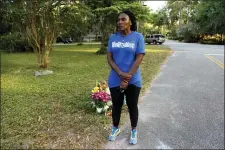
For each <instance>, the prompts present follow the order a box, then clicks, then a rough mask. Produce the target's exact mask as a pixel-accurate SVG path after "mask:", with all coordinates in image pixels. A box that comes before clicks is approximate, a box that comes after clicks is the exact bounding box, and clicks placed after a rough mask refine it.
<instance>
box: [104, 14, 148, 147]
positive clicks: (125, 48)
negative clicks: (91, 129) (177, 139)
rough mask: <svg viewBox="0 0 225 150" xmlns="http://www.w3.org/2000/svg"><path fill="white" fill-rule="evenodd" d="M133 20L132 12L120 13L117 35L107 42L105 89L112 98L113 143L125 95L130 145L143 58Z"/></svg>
mask: <svg viewBox="0 0 225 150" xmlns="http://www.w3.org/2000/svg"><path fill="white" fill-rule="evenodd" d="M136 30H137V24H136V18H135V16H134V14H133V13H132V12H131V11H123V12H120V13H119V14H118V16H117V33H116V34H112V35H111V36H110V38H109V41H108V50H107V51H108V52H107V60H108V63H109V65H110V67H111V71H110V75H109V79H108V85H109V88H110V92H111V97H112V103H113V107H112V121H113V127H112V133H111V134H110V135H109V140H110V141H113V140H115V139H116V136H117V135H118V134H119V133H120V129H119V127H118V126H119V122H120V115H121V108H122V106H123V99H124V94H125V95H126V102H127V106H128V109H129V115H130V121H131V136H130V141H129V143H130V144H136V143H137V130H136V127H137V122H138V106H137V105H138V98H139V93H140V90H141V87H142V78H141V72H140V68H139V65H140V64H141V61H142V59H143V56H144V55H145V43H144V38H143V35H142V34H141V33H138V32H136Z"/></svg>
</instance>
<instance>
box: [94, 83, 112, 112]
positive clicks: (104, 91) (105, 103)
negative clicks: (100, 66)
mask: <svg viewBox="0 0 225 150" xmlns="http://www.w3.org/2000/svg"><path fill="white" fill-rule="evenodd" d="M91 98H92V102H91V104H92V107H93V108H96V112H97V113H103V112H105V115H110V110H109V109H110V108H111V106H112V102H111V96H110V91H109V88H108V85H107V83H106V82H105V81H102V82H100V83H98V82H96V86H95V87H94V89H93V90H92V94H91Z"/></svg>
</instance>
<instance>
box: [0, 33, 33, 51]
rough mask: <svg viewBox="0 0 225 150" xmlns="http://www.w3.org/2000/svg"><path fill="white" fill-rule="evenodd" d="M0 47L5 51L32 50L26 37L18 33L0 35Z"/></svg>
mask: <svg viewBox="0 0 225 150" xmlns="http://www.w3.org/2000/svg"><path fill="white" fill-rule="evenodd" d="M0 48H1V49H3V50H4V51H6V52H33V49H32V47H31V46H29V43H28V41H27V39H25V38H23V37H22V36H21V34H20V33H13V34H8V35H2V36H0Z"/></svg>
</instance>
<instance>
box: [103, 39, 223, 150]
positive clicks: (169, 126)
mask: <svg viewBox="0 0 225 150" xmlns="http://www.w3.org/2000/svg"><path fill="white" fill-rule="evenodd" d="M164 45H167V46H169V47H170V48H171V49H172V50H173V51H174V53H173V54H172V55H171V56H170V57H169V58H168V61H167V62H166V64H164V65H163V66H162V67H161V72H160V73H159V74H158V76H157V77H156V78H155V79H154V80H153V82H152V84H151V87H150V88H149V89H148V90H147V92H146V93H145V95H144V96H143V97H141V103H140V104H139V122H138V128H137V130H138V143H137V144H136V145H129V144H128V140H129V136H130V122H129V119H128V122H127V123H126V124H124V125H123V126H122V127H121V133H120V135H119V136H118V137H117V139H116V141H113V142H108V143H107V145H106V146H105V148H106V149H114V148H116V149H224V46H223V45H221V46H219V45H201V44H189V43H179V42H175V41H169V40H168V41H166V42H165V43H164ZM149 67H150V66H149Z"/></svg>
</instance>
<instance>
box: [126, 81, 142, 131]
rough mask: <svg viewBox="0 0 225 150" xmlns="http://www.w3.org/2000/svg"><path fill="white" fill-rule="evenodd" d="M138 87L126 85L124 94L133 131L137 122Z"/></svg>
mask: <svg viewBox="0 0 225 150" xmlns="http://www.w3.org/2000/svg"><path fill="white" fill-rule="evenodd" d="M140 90H141V88H140V87H137V86H135V85H133V84H131V85H128V87H127V89H126V91H125V94H126V102H127V106H128V109H129V114H130V121H131V127H132V129H135V128H136V126H137V122H138V106H137V104H138V98H139V94H140Z"/></svg>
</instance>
